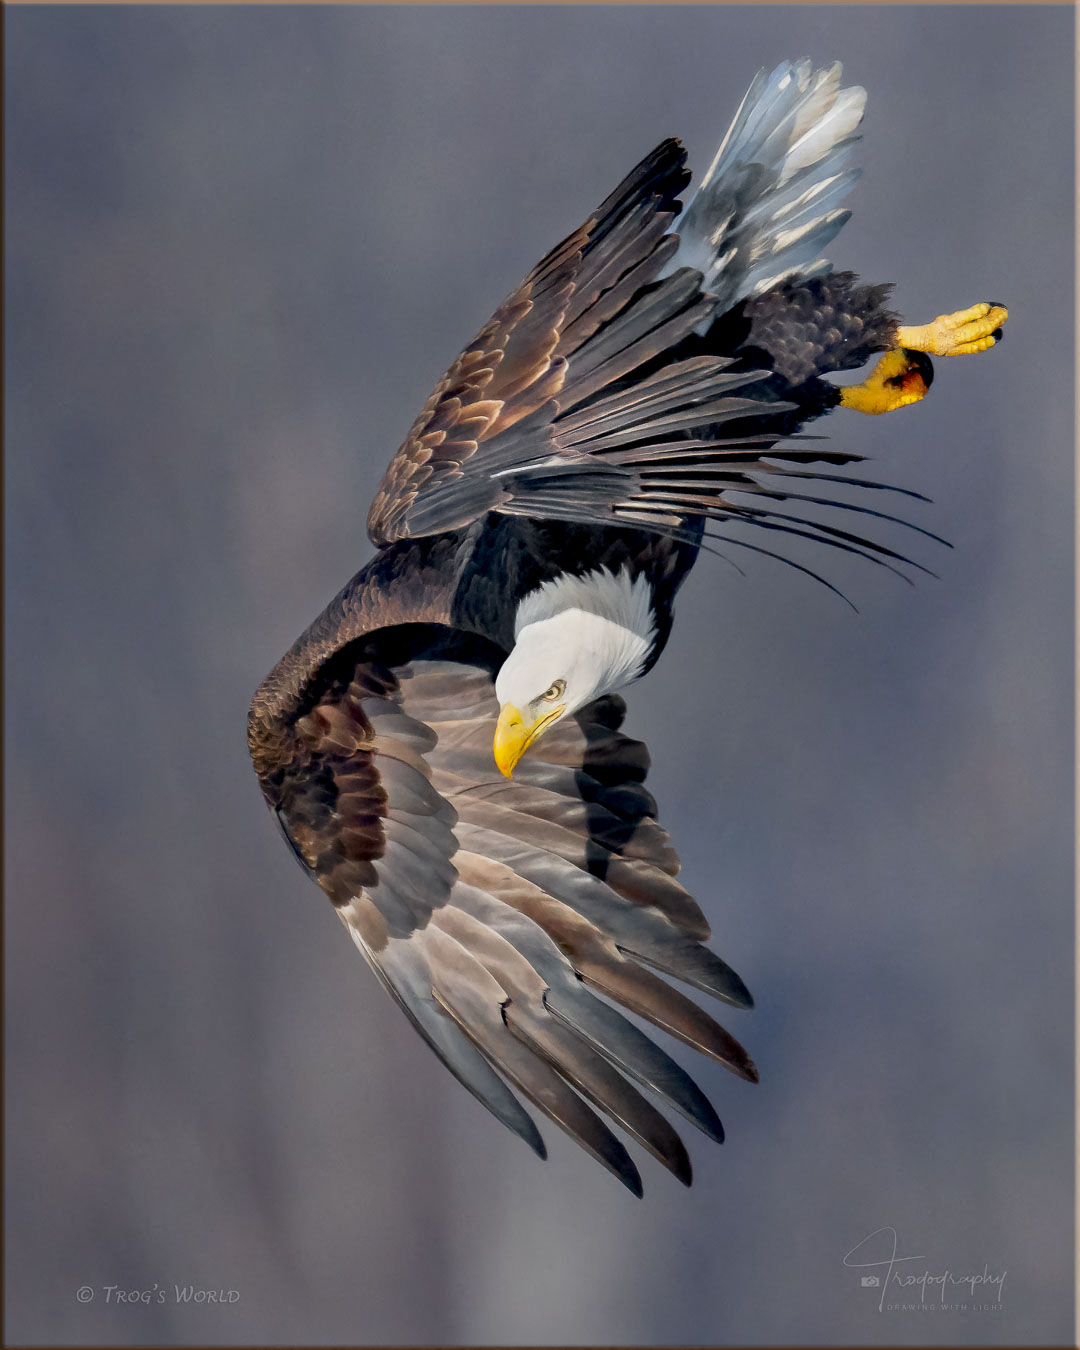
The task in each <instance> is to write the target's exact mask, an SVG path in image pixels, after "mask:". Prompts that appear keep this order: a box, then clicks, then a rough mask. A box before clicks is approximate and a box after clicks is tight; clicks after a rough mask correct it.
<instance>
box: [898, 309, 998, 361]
mask: <svg viewBox="0 0 1080 1350" xmlns="http://www.w3.org/2000/svg"><path fill="white" fill-rule="evenodd" d="M1008 317H1009V311H1008V310H1007V309H1006V308H1005V306H1004V305H988V304H986V303H985V302H984V303H983V304H981V305H972V306H971V308H970V309H961V310H959V311H958V312H957V313H956V314H941V315H939V316H938V318H936V319H935V320H934V321H933V322H932V323H924V324H921V325H920V326H918V327H915V328H900V329H898V330H897V334H896V340H897V342H898V343H899V345H900V346H901V347H909V348H910V349H911V350H912V351H916V352H929V353H930V354H931V355H932V356H970V355H973V354H974V353H975V352H985V351H987V350H989V348H991V347H992V346H993V345H994V344H995V342H997V340H998V336H999V334H998V333H997V330H998V329H999V328H1000V327H1001V326H1002V324H1003V323H1004V322H1005V320H1006V319H1007V318H1008Z"/></svg>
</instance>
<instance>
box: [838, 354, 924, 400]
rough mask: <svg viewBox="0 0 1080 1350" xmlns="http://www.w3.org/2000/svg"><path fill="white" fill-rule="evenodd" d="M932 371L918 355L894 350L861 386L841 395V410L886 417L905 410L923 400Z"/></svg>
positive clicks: (848, 389)
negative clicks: (888, 414)
mask: <svg viewBox="0 0 1080 1350" xmlns="http://www.w3.org/2000/svg"><path fill="white" fill-rule="evenodd" d="M933 379H934V369H933V367H932V366H931V364H930V362H929V361H928V360H927V358H926V357H925V356H923V355H922V354H921V353H920V352H917V351H912V350H911V349H910V348H904V347H894V348H893V349H892V351H888V352H886V353H885V355H884V356H883V357H882V358H881V360H880V361H879V362H878V363H877V365H876V366H875V367H874V369H873V370H872V371H871V372H870V374H869V375H868V376H867V378H866V379H865V380H863V382H862V384H849V385H847V386H846V387H845V388H844V389H842V390H841V391H840V406H841V407H842V408H851V409H853V410H854V411H855V412H861V413H871V414H876V413H887V412H892V411H893V410H894V409H896V408H906V407H907V405H908V404H909V403H918V401H919V400H920V399H921V398H925V397H926V391H927V390H928V389H929V388H930V385H931V384H932V383H933Z"/></svg>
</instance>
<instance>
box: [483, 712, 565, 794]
mask: <svg viewBox="0 0 1080 1350" xmlns="http://www.w3.org/2000/svg"><path fill="white" fill-rule="evenodd" d="M565 709H566V704H565V703H561V704H560V705H559V706H558V707H557V708H552V710H551V711H550V712H549V713H545V714H544V716H543V717H538V718H537V719H536V721H535V722H533V723H532V724H531V725H528V724H526V722H525V720H524V718H523V717H522V716H521V713H520V712H519V711H518V709H517V708H515V707H514V705H513V704H512V703H504V704H503V706H502V711H501V712H500V713H499V722H498V725H497V726H496V728H495V763H496V764H497V765H498V766H499V769H500V771H501V772H502V773H504V774H505V775H506V777H507V778H509V777H510V775H511V774H512V773H513V772H514V765H515V764H516V763H517V762H518V760H519V759H520V758H521V756H522V755H523V754H524V753H525V751H526V750H527V749H528V748H529V746H530V745H532V743H533V741H535V740H536V738H537V736H539V735H540V733H541V732H542V731H543V730H544V728H545V727H546V726H547V725H548V723H549V722H553V721H554V720H555V719H556V718H557V717H561V716H562V714H563V712H564V711H565Z"/></svg>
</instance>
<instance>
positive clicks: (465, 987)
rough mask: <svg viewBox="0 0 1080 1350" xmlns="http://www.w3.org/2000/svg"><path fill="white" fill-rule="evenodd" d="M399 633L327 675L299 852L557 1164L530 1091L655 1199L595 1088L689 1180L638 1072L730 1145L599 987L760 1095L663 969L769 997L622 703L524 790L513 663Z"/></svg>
mask: <svg viewBox="0 0 1080 1350" xmlns="http://www.w3.org/2000/svg"><path fill="white" fill-rule="evenodd" d="M394 640H395V635H394V632H393V630H383V631H382V632H381V633H379V634H376V635H373V637H372V639H371V641H370V643H368V644H366V646H365V645H363V644H362V645H361V647H360V649H359V650H357V648H356V647H355V646H354V647H352V648H348V649H346V650H345V651H343V652H342V653H340V654H339V655H338V656H337V657H335V658H332V660H331V661H330V662H329V663H328V664H327V665H326V667H324V669H323V670H322V671H321V672H320V674H319V676H318V683H317V687H316V688H315V689H314V690H313V691H312V695H311V698H310V699H309V700H308V710H307V711H306V713H305V714H304V715H303V716H302V717H300V718H299V719H298V720H297V721H296V722H295V724H294V726H293V728H292V732H291V737H292V746H291V753H290V754H288V755H285V756H284V757H283V759H282V761H281V771H280V772H279V773H278V774H276V775H275V776H274V778H275V785H274V791H273V795H274V797H275V798H276V802H275V805H276V811H277V815H278V819H279V820H280V822H281V824H282V826H283V828H284V830H285V833H286V835H287V837H288V838H289V840H290V842H291V843H292V845H293V847H294V849H295V850H296V852H297V854H298V856H299V858H300V859H301V861H302V863H303V864H304V866H305V867H306V868H307V869H308V870H309V871H310V872H311V873H312V874H313V876H314V878H315V880H317V881H318V883H319V885H320V886H321V887H322V888H323V890H324V891H325V892H326V893H327V895H328V896H329V897H330V899H331V900H332V901H333V903H334V906H335V907H336V909H337V912H338V915H339V917H340V918H341V919H342V921H343V922H344V924H345V925H346V927H347V928H348V929H349V932H350V933H351V935H352V937H353V939H354V940H355V942H356V943H357V946H358V947H359V948H360V950H361V951H362V952H363V954H364V956H365V957H366V959H367V960H368V962H369V963H370V965H371V966H372V968H373V969H374V970H375V972H376V974H377V975H378V976H379V978H380V980H381V981H382V983H383V984H384V985H385V986H386V988H387V989H388V990H389V991H390V993H391V994H392V995H393V996H394V998H395V999H396V1000H397V1001H398V1003H399V1004H400V1005H401V1007H402V1008H403V1009H404V1010H405V1012H406V1013H407V1014H408V1015H409V1017H410V1018H411V1020H412V1021H413V1023H414V1025H415V1026H416V1027H417V1029H418V1030H419V1031H420V1032H421V1034H422V1035H423V1036H424V1037H425V1039H426V1040H427V1041H428V1042H429V1044H430V1045H431V1046H432V1047H433V1048H434V1049H435V1051H436V1052H437V1053H438V1054H439V1056H440V1057H441V1058H442V1059H443V1061H444V1062H445V1063H446V1064H447V1066H448V1067H449V1068H450V1069H451V1071H452V1072H453V1073H454V1074H455V1075H456V1076H457V1077H458V1079H460V1081H461V1082H462V1083H463V1084H464V1085H465V1086H466V1087H467V1088H469V1089H470V1091H472V1092H473V1093H474V1094H475V1095H476V1096H477V1097H478V1098H479V1099H480V1100H481V1101H482V1102H483V1103H484V1105H485V1106H487V1107H488V1108H489V1109H490V1110H491V1111H493V1112H494V1114H495V1115H496V1116H498V1118H499V1119H500V1120H502V1121H503V1122H504V1123H505V1124H506V1125H508V1126H509V1127H510V1128H511V1129H513V1130H515V1131H516V1132H517V1133H518V1134H519V1135H521V1136H522V1138H524V1139H525V1140H526V1141H527V1142H528V1143H529V1144H531V1146H532V1147H533V1148H534V1149H535V1150H536V1151H537V1152H538V1153H540V1154H541V1155H542V1154H543V1143H542V1141H541V1139H540V1136H539V1134H538V1132H537V1130H536V1127H535V1125H534V1124H533V1122H532V1120H531V1118H530V1117H529V1116H528V1115H527V1114H526V1112H525V1111H524V1109H523V1108H522V1106H521V1104H520V1103H519V1101H518V1100H517V1098H516V1096H515V1095H514V1093H513V1092H512V1091H511V1088H510V1086H508V1084H510V1085H513V1087H515V1088H517V1089H518V1090H519V1091H520V1092H521V1093H522V1095H523V1096H524V1097H526V1098H527V1099H528V1100H529V1101H531V1102H532V1103H533V1104H534V1105H536V1106H537V1107H539V1109H540V1110H541V1111H542V1112H544V1113H545V1114H546V1115H548V1116H550V1117H551V1119H552V1120H554V1121H555V1122H556V1123H557V1124H558V1125H560V1126H561V1127H562V1128H563V1129H564V1130H566V1131H567V1133H569V1134H570V1135H571V1136H572V1137H573V1138H574V1139H575V1140H576V1141H577V1142H578V1143H580V1144H581V1145H582V1146H583V1147H584V1148H586V1149H587V1150H588V1151H589V1152H590V1153H591V1154H593V1156H594V1157H596V1158H597V1159H598V1160H599V1161H600V1162H602V1163H603V1164H604V1165H605V1166H606V1167H608V1168H609V1169H610V1170H611V1171H612V1172H614V1173H615V1175H616V1176H618V1177H619V1178H620V1180H622V1181H623V1182H624V1183H625V1184H626V1185H627V1186H628V1187H629V1188H630V1189H631V1190H633V1191H635V1192H636V1193H640V1190H641V1182H640V1178H639V1176H638V1173H637V1169H636V1168H635V1166H634V1164H633V1162H632V1161H631V1160H630V1157H629V1155H628V1154H627V1152H626V1150H625V1148H624V1147H623V1145H622V1144H621V1143H620V1142H619V1140H618V1138H617V1137H616V1136H615V1135H614V1134H613V1133H612V1132H611V1130H609V1129H608V1127H607V1126H606V1125H605V1124H604V1123H603V1122H602V1121H601V1120H600V1119H599V1118H598V1117H597V1116H596V1114H595V1113H594V1112H593V1111H592V1110H591V1109H590V1107H589V1106H588V1105H586V1103H585V1101H583V1100H582V1096H584V1097H585V1098H588V1100H589V1101H591V1102H592V1103H594V1104H595V1105H596V1106H597V1107H599V1108H600V1110H601V1111H603V1112H605V1113H606V1114H607V1115H608V1116H610V1117H611V1118H612V1120H614V1121H615V1123H616V1124H617V1125H619V1126H620V1127H621V1128H622V1129H624V1130H625V1131H626V1132H627V1134H629V1135H630V1136H631V1137H632V1138H633V1139H635V1140H637V1142H638V1143H640V1144H642V1145H643V1146H644V1147H645V1148H646V1149H647V1150H648V1151H649V1152H650V1153H652V1154H653V1155H654V1156H655V1157H657V1158H658V1159H659V1160H660V1161H661V1162H662V1163H663V1164H664V1165H665V1166H666V1167H668V1168H669V1169H670V1170H671V1171H672V1172H673V1173H674V1174H675V1175H676V1176H677V1177H679V1178H680V1179H681V1180H682V1181H684V1182H687V1183H689V1180H690V1164H689V1161H688V1159H687V1155H686V1150H685V1148H684V1147H683V1144H682V1142H681V1140H680V1139H679V1137H678V1135H677V1134H676V1133H675V1131H674V1130H673V1129H672V1127H671V1125H670V1123H669V1122H668V1121H667V1119H666V1118H665V1117H664V1116H663V1115H661V1114H660V1112H659V1111H657V1109H656V1108H655V1107H654V1106H653V1105H652V1104H651V1103H650V1102H649V1101H648V1100H647V1099H646V1098H645V1097H644V1096H643V1095H642V1094H641V1093H640V1092H639V1091H638V1090H637V1089H636V1088H635V1087H634V1086H633V1085H632V1083H631V1082H630V1081H629V1078H633V1079H636V1080H637V1081H638V1082H640V1083H642V1084H644V1085H645V1086H646V1087H648V1088H650V1089H652V1090H653V1091H654V1092H655V1093H657V1094H658V1095H659V1097H660V1098H661V1099H662V1100H663V1101H664V1102H666V1103H667V1104H668V1105H669V1106H672V1107H674V1108H675V1109H676V1110H678V1111H680V1112H681V1113H682V1114H683V1115H684V1116H686V1117H687V1118H688V1119H689V1120H690V1121H692V1122H693V1123H694V1124H695V1125H697V1126H698V1127H699V1128H700V1129H702V1130H703V1131H704V1132H705V1133H706V1134H707V1135H709V1136H710V1137H711V1138H713V1139H716V1140H720V1139H722V1137H723V1134H722V1130H721V1126H720V1121H719V1120H718V1118H717V1116H716V1113H715V1112H714V1110H713V1108H712V1107H711V1105H710V1104H709V1102H708V1101H707V1099H706V1098H705V1097H704V1095H703V1094H702V1092H701V1091H700V1089H699V1088H698V1087H697V1086H696V1085H695V1084H694V1082H693V1081H692V1080H691V1079H690V1077H689V1076H688V1075H687V1074H686V1072H685V1071H684V1070H683V1069H682V1068H681V1067H680V1066H679V1065H678V1064H676V1062H675V1061H674V1060H673V1059H671V1058H670V1057H669V1056H668V1055H667V1054H666V1053H665V1052H664V1051H663V1050H662V1049H660V1047H659V1046H657V1045H656V1044H654V1043H653V1042H652V1041H651V1040H650V1039H649V1038H648V1037H647V1036H646V1035H645V1034H644V1033H643V1032H641V1031H640V1030H639V1029H638V1028H637V1027H635V1026H634V1025H633V1024H632V1023H631V1022H629V1021H628V1020H627V1019H626V1018H624V1017H623V1016H622V1015H621V1014H620V1013H618V1012H617V1011H616V1010H615V1009H614V1008H613V1007H612V1006H611V1005H610V1004H609V1003H607V1002H605V1001H603V1000H601V999H598V998H597V997H595V995H594V994H593V993H591V992H590V989H593V990H596V991H598V992H600V993H602V994H605V995H607V997H608V998H610V999H612V1000H614V1001H615V1002H618V1003H621V1004H622V1005H623V1006H624V1007H626V1008H629V1009H631V1010H632V1011H633V1012H635V1013H637V1014H639V1015H640V1016H642V1017H644V1018H647V1019H649V1020H650V1021H652V1022H653V1023H655V1024H656V1025H657V1026H659V1027H662V1028H663V1029H664V1030H666V1031H668V1032H670V1033H671V1034H673V1035H674V1036H676V1037H679V1038H681V1039H682V1040H684V1041H686V1042H687V1043H688V1044H690V1045H692V1046H694V1047H696V1048H697V1049H699V1050H702V1051H704V1052H705V1053H706V1054H708V1055H711V1056H712V1057H713V1058H715V1059H717V1060H719V1061H720V1062H721V1063H723V1064H725V1065H727V1066H728V1067H729V1068H731V1069H733V1070H734V1071H735V1072H736V1073H738V1074H740V1075H741V1076H743V1077H744V1078H749V1079H752V1080H753V1079H756V1077H757V1074H756V1070H755V1069H754V1066H753V1064H752V1062H751V1061H750V1059H749V1057H748V1056H747V1055H746V1052H745V1051H744V1050H743V1049H742V1047H741V1046H740V1045H739V1044H738V1043H737V1042H736V1041H735V1040H734V1039H733V1038H732V1037H731V1036H730V1035H729V1034H728V1033H727V1032H726V1031H725V1030H724V1029H723V1028H722V1027H720V1026H719V1025H718V1024H717V1023H716V1022H715V1021H714V1020H713V1019H712V1018H711V1017H710V1016H709V1015H708V1014H707V1013H706V1012H705V1011H704V1010H703V1009H702V1008H700V1007H699V1006H698V1005H697V1004H696V1003H695V1002H694V1001H693V1000H691V999H690V998H688V997H687V996H686V995H684V994H683V993H681V992H680V991H679V990H678V989H676V988H674V987H673V986H672V985H670V984H669V983H667V981H666V980H664V979H662V978H661V975H660V974H658V973H656V972H662V973H663V974H667V975H673V976H676V977H677V978H679V979H681V980H683V981H685V982H686V983H688V984H690V985H692V986H694V987H695V988H697V989H699V990H702V991H704V992H705V993H708V994H712V995H714V996H715V997H717V998H719V999H722V1000H724V1001H726V1002H728V1003H730V1004H732V1005H734V1006H736V1007H749V1006H750V1003H751V1000H750V996H749V994H748V992H747V990H746V987H745V986H744V984H743V982H742V981H741V980H740V979H739V977H738V976H737V975H736V974H735V972H734V971H733V970H731V968H730V967H729V966H727V965H726V964H725V963H724V962H723V961H721V960H720V958H719V957H717V956H716V955H715V954H714V953H713V952H711V951H710V950H709V949H708V948H707V947H705V946H704V945H703V943H704V940H705V939H706V938H707V937H708V936H709V926H708V924H707V922H706V921H705V918H704V915H703V914H702V913H701V911H700V909H699V908H698V906H697V905H696V903H695V902H694V900H693V899H692V898H691V897H690V896H689V894H688V893H687V892H686V891H685V889H684V888H683V887H682V886H681V885H680V883H679V882H678V881H677V880H676V877H675V873H676V872H677V870H678V860H677V858H676V856H675V854H674V852H673V851H672V849H671V846H670V844H669V842H668V837H667V835H666V833H665V832H664V830H662V829H661V827H660V826H659V825H658V824H657V822H656V807H655V803H654V802H653V799H652V797H651V796H650V795H649V793H648V792H647V791H646V789H645V787H644V786H643V779H644V777H645V773H646V769H647V767H648V754H647V752H646V750H645V747H644V746H643V745H642V744H641V743H640V742H638V741H634V740H630V739H629V738H628V737H626V736H624V735H623V734H622V732H621V731H620V730H619V727H620V724H621V721H622V717H623V712H624V705H623V703H622V700H621V699H618V698H615V697H608V698H604V699H601V700H599V701H597V702H596V703H593V704H591V705H590V706H589V707H587V708H585V709H584V710H582V712H580V713H579V714H578V715H577V717H576V719H573V720H572V721H569V722H568V723H567V724H565V725H564V726H560V727H558V728H556V729H555V730H553V731H552V732H551V733H550V734H549V735H548V736H546V737H545V738H544V739H543V741H542V742H541V743H539V744H538V745H537V746H536V747H535V750H534V752H533V753H531V754H530V755H529V756H528V758H527V759H525V760H523V761H522V763H521V764H520V765H519V767H518V770H517V773H516V774H515V777H514V779H513V780H512V781H508V780H506V779H505V778H503V777H502V775H501V774H500V773H499V771H498V769H497V768H496V767H495V764H494V762H493V760H492V755H491V742H492V737H493V734H494V727H495V721H496V718H497V716H498V711H499V708H498V703H497V701H496V699H495V696H494V690H493V680H494V676H493V671H494V670H496V669H497V667H498V664H499V662H500V661H501V659H502V654H501V653H500V652H498V651H496V649H494V648H489V647H488V646H487V644H486V643H483V642H482V641H480V640H471V639H470V640H465V639H462V638H461V637H457V638H454V639H453V644H455V645H454V647H453V650H452V651H451V650H448V649H447V648H446V646H445V644H443V645H442V646H440V645H438V644H436V645H431V643H430V641H428V642H427V645H424V644H422V643H421V644H418V642H417V640H416V639H415V638H408V639H406V642H407V644H408V645H406V646H404V647H402V646H401V645H400V644H399V645H398V647H397V649H396V650H393V649H392V648H393V644H394ZM388 644H389V647H388ZM463 644H466V646H464V647H463ZM410 653H411V654H410ZM448 658H449V659H448ZM579 1094H581V1095H579Z"/></svg>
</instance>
